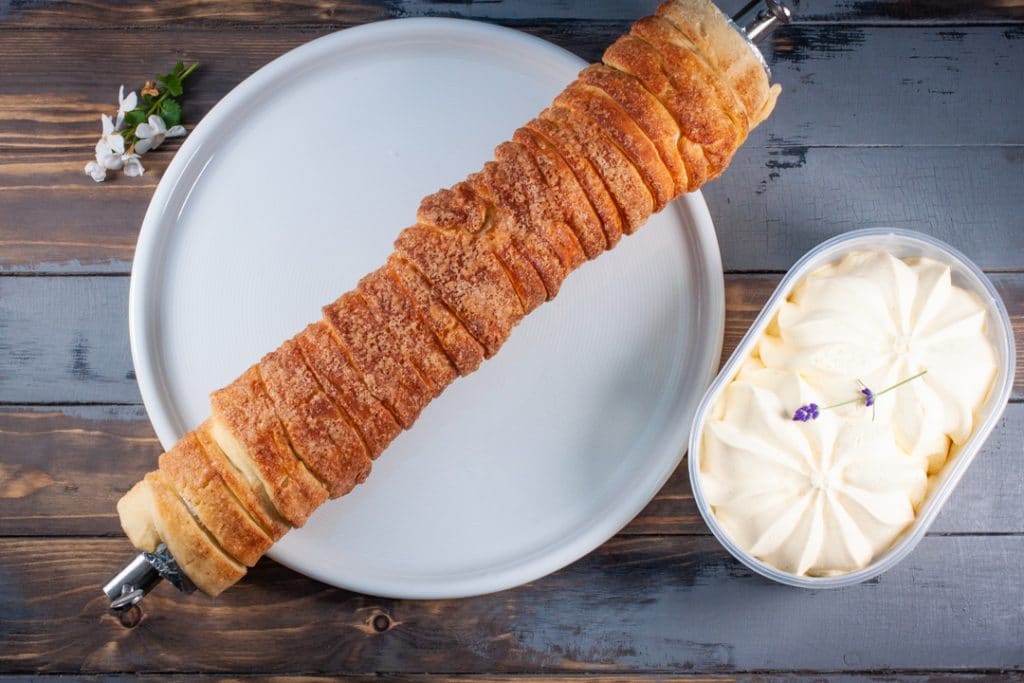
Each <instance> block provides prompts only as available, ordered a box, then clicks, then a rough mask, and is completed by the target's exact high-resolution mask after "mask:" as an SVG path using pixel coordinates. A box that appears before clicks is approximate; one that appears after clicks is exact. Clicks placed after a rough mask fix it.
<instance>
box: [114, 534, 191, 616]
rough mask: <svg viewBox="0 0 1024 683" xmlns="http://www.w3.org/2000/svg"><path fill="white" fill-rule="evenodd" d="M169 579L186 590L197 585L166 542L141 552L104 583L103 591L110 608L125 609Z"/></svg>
mask: <svg viewBox="0 0 1024 683" xmlns="http://www.w3.org/2000/svg"><path fill="white" fill-rule="evenodd" d="M164 579H166V580H167V581H168V582H169V583H170V584H171V585H173V586H174V587H175V588H177V589H178V590H180V591H183V592H185V593H191V592H192V591H194V590H195V589H196V587H195V585H194V584H193V583H192V582H191V581H189V579H188V577H187V576H185V574H184V573H183V572H182V571H181V569H179V568H178V563H177V562H176V561H175V559H174V557H173V556H172V555H171V553H170V551H169V550H167V546H165V545H163V544H162V543H161V544H160V545H159V546H158V547H157V549H156V551H155V552H152V553H139V554H138V555H136V556H135V558H134V559H132V561H131V562H129V563H128V564H126V565H125V566H124V567H123V568H122V569H121V571H119V572H118V573H117V574H115V575H114V576H112V577H111V578H110V580H109V581H107V582H106V583H105V584H103V592H104V593H105V594H106V596H107V599H108V600H110V609H112V610H117V611H124V610H128V609H131V608H132V607H134V606H135V605H137V604H139V602H141V601H142V598H144V597H145V596H146V594H147V593H149V592H150V591H151V590H153V589H154V588H155V587H156V585H157V584H158V583H160V582H161V581H163V580H164Z"/></svg>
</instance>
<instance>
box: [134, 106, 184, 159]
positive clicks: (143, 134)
mask: <svg viewBox="0 0 1024 683" xmlns="http://www.w3.org/2000/svg"><path fill="white" fill-rule="evenodd" d="M184 134H185V126H172V127H171V128H170V130H168V129H167V124H166V123H164V120H163V119H162V118H161V117H159V116H157V115H156V114H153V115H152V116H150V117H149V122H148V123H140V124H139V125H138V126H136V127H135V135H136V136H137V137H138V138H139V141H138V142H136V143H135V151H136V152H138V153H139V154H145V153H146V152H148V151H149V150H151V149H156V148H157V147H159V146H160V144H161V143H162V142H163V141H164V138H177V137H181V136H182V135H184Z"/></svg>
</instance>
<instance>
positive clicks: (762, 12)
mask: <svg viewBox="0 0 1024 683" xmlns="http://www.w3.org/2000/svg"><path fill="white" fill-rule="evenodd" d="M799 4H800V2H799V0H751V2H749V3H747V6H746V7H744V8H743V9H741V10H740V11H739V12H737V13H736V14H735V15H734V16H733V18H732V21H733V23H734V24H736V27H737V28H739V30H740V32H741V33H743V35H745V36H746V37H747V39H748V40H749V41H750V42H752V43H758V42H760V41H761V40H762V39H763V38H764V37H765V36H767V35H768V34H769V33H771V32H772V31H774V30H775V29H776V28H778V27H779V26H781V25H782V24H788V23H789V22H790V21H792V20H793V12H794V10H795V9H796V7H797V6H798V5H799Z"/></svg>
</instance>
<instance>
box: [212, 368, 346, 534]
mask: <svg viewBox="0 0 1024 683" xmlns="http://www.w3.org/2000/svg"><path fill="white" fill-rule="evenodd" d="M210 405H211V407H212V408H213V416H212V421H211V423H210V425H211V430H210V435H211V436H212V437H213V439H214V440H215V441H216V442H217V445H218V446H220V448H221V450H222V451H224V454H225V455H227V456H228V458H229V459H230V460H231V462H232V463H234V465H235V466H236V467H237V468H238V469H239V470H240V471H241V472H242V473H243V474H245V475H246V476H247V477H248V478H249V480H250V481H251V482H254V483H255V482H257V481H258V482H259V483H261V484H262V485H263V488H264V490H265V491H266V492H267V496H268V497H269V498H270V501H271V502H272V503H273V504H274V508H275V509H276V510H277V511H278V512H279V513H280V515H281V517H283V518H284V519H285V520H287V521H288V523H289V524H291V525H292V526H295V527H300V526H302V525H303V524H305V523H306V520H307V519H309V515H310V514H312V512H313V510H315V509H316V508H317V507H319V506H320V505H321V504H322V503H323V502H324V501H325V500H327V489H325V488H324V486H323V485H322V484H321V483H320V481H319V480H318V479H317V478H316V477H314V476H313V475H312V474H311V473H310V471H309V470H308V469H306V466H305V465H303V464H302V462H301V461H300V460H299V459H298V458H297V457H296V455H295V453H294V451H292V447H291V445H290V444H289V442H288V435H287V433H286V432H285V430H284V427H283V426H282V425H281V421H280V420H279V419H278V417H277V414H276V413H275V411H274V404H273V402H271V400H270V397H269V396H267V393H266V391H265V389H264V388H263V382H262V380H261V378H260V374H259V369H258V368H257V367H256V366H252V367H250V368H249V369H248V370H246V371H245V372H244V373H243V374H242V376H241V377H239V378H238V379H237V380H235V381H234V382H232V383H231V384H229V385H228V386H227V387H225V388H224V389H220V390H218V391H215V392H213V393H212V394H211V395H210Z"/></svg>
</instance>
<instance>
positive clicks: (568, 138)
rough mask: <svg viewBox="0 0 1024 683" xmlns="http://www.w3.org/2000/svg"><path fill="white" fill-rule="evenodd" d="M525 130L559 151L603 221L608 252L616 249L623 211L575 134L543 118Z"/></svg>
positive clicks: (621, 226)
mask: <svg viewBox="0 0 1024 683" xmlns="http://www.w3.org/2000/svg"><path fill="white" fill-rule="evenodd" d="M525 128H526V129H527V130H529V131H530V132H531V133H533V134H535V135H536V137H537V138H538V139H542V140H544V141H546V142H548V143H550V144H551V146H552V147H553V148H554V149H556V150H557V151H558V153H559V154H560V155H561V157H562V159H563V160H564V161H565V162H566V164H567V165H568V166H569V168H571V169H572V171H573V173H574V174H575V175H576V179H577V180H578V181H579V183H580V187H582V188H583V190H584V192H586V195H587V198H588V199H590V203H591V206H592V207H593V209H594V212H595V213H596V214H597V216H598V217H599V218H600V220H601V229H602V230H604V237H605V245H606V249H611V248H613V247H614V246H615V245H617V244H618V243H619V240H621V239H622V231H623V222H624V219H623V216H622V210H621V209H619V207H618V205H617V204H616V203H615V200H614V199H613V198H612V195H611V192H610V191H609V190H608V186H607V185H605V182H604V180H602V179H601V175H600V174H599V173H598V172H597V169H596V168H594V165H593V164H592V163H591V162H590V160H589V159H588V158H587V155H586V153H585V150H584V148H583V146H582V145H581V144H580V143H579V140H577V138H576V134H575V133H574V132H573V131H572V130H571V129H569V128H566V127H564V126H559V125H557V124H556V123H554V122H553V121H548V120H547V119H544V118H536V119H533V120H532V121H530V122H528V123H527V124H526V126H525Z"/></svg>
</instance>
